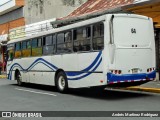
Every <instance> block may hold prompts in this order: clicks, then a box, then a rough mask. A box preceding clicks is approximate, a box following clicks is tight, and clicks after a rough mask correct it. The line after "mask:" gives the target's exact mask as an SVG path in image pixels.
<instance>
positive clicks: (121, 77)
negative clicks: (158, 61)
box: [107, 71, 156, 82]
mask: <svg viewBox="0 0 160 120" xmlns="http://www.w3.org/2000/svg"><path fill="white" fill-rule="evenodd" d="M155 77H156V71H153V72H151V73H148V74H147V73H140V74H125V75H115V74H112V73H108V74H107V79H108V80H109V82H118V81H125V80H140V79H146V78H148V79H150V78H155Z"/></svg>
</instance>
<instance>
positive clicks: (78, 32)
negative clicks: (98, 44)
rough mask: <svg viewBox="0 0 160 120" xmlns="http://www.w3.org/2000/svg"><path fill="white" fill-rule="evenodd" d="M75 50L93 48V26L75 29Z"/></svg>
mask: <svg viewBox="0 0 160 120" xmlns="http://www.w3.org/2000/svg"><path fill="white" fill-rule="evenodd" d="M73 40H74V47H73V50H74V52H77V51H89V50H90V49H91V43H90V41H91V27H83V28H77V29H75V30H74V31H73Z"/></svg>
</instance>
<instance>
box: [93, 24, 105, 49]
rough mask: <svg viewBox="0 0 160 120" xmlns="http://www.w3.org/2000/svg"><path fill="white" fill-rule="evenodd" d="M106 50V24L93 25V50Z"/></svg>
mask: <svg viewBox="0 0 160 120" xmlns="http://www.w3.org/2000/svg"><path fill="white" fill-rule="evenodd" d="M103 48H104V24H103V23H97V24H95V25H93V50H102V49H103Z"/></svg>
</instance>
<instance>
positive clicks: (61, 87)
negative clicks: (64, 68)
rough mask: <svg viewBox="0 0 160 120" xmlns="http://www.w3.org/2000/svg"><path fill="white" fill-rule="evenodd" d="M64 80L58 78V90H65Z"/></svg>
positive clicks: (61, 77)
mask: <svg viewBox="0 0 160 120" xmlns="http://www.w3.org/2000/svg"><path fill="white" fill-rule="evenodd" d="M65 84H66V83H65V79H64V77H63V76H60V77H59V79H58V85H59V88H60V89H61V90H63V89H64V88H65Z"/></svg>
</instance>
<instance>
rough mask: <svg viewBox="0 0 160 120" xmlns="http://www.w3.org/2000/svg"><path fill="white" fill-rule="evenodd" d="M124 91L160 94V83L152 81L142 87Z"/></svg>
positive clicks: (129, 88)
mask: <svg viewBox="0 0 160 120" xmlns="http://www.w3.org/2000/svg"><path fill="white" fill-rule="evenodd" d="M123 90H133V91H143V92H151V93H160V81H159V80H155V81H150V82H148V83H145V84H143V85H140V86H135V87H128V88H124V89H123Z"/></svg>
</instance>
